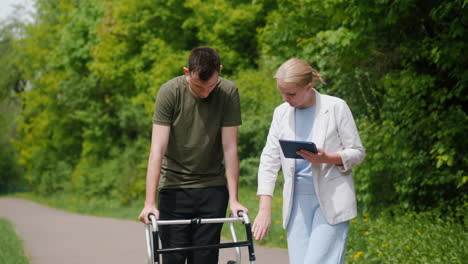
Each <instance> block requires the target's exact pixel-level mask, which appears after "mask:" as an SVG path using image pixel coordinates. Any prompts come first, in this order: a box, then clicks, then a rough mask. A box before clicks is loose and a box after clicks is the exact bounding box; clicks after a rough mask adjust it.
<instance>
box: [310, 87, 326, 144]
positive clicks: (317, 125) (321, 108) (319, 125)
mask: <svg viewBox="0 0 468 264" xmlns="http://www.w3.org/2000/svg"><path fill="white" fill-rule="evenodd" d="M314 91H315V90H314ZM315 95H316V104H317V109H316V110H315V111H316V112H315V121H314V127H313V128H312V139H313V142H314V143H315V145H316V146H317V147H318V148H322V149H323V147H324V144H325V136H326V135H327V128H328V120H329V119H330V118H329V111H328V107H327V105H324V104H323V101H322V99H321V95H320V93H319V92H317V91H315Z"/></svg>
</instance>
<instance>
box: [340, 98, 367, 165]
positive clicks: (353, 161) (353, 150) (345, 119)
mask: <svg viewBox="0 0 468 264" xmlns="http://www.w3.org/2000/svg"><path fill="white" fill-rule="evenodd" d="M337 113H338V116H337V117H336V118H337V119H336V120H337V122H338V135H339V138H340V140H341V145H342V147H343V150H341V151H339V152H338V154H340V156H341V159H342V161H343V165H342V166H337V167H338V170H340V171H341V172H348V171H350V170H351V169H352V168H353V167H354V166H356V165H358V164H360V163H361V162H362V161H363V160H364V157H365V156H366V151H365V149H364V147H363V146H362V143H361V138H360V137H359V133H358V130H357V127H356V124H355V122H354V118H353V114H352V113H351V110H350V109H349V107H348V104H346V102H345V101H341V103H340V105H339V111H337Z"/></svg>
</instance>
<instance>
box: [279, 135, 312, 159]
mask: <svg viewBox="0 0 468 264" xmlns="http://www.w3.org/2000/svg"><path fill="white" fill-rule="evenodd" d="M279 143H280V145H281V149H282V150H283V154H284V156H285V157H286V158H290V159H303V158H302V157H301V156H299V155H297V154H296V152H297V151H299V150H301V149H303V150H307V151H310V152H312V153H317V147H316V146H315V144H314V143H313V142H309V141H295V140H286V139H280V140H279Z"/></svg>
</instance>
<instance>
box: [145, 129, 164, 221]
mask: <svg viewBox="0 0 468 264" xmlns="http://www.w3.org/2000/svg"><path fill="white" fill-rule="evenodd" d="M170 131H171V127H170V126H162V125H156V124H153V132H152V135H151V152H150V156H149V160H148V169H147V171H146V200H145V207H144V208H143V210H142V211H141V213H140V216H139V217H138V218H139V219H140V221H141V222H143V223H146V224H149V223H150V222H149V220H148V214H150V213H153V214H154V215H155V216H156V218H157V219H159V211H158V210H157V209H156V190H157V187H158V183H159V175H160V173H161V164H162V160H163V157H164V154H165V153H166V149H167V144H168V142H169V133H170Z"/></svg>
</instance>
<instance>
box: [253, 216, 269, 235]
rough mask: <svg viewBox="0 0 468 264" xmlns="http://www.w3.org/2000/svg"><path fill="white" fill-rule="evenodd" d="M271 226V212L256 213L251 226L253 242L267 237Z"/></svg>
mask: <svg viewBox="0 0 468 264" xmlns="http://www.w3.org/2000/svg"><path fill="white" fill-rule="evenodd" d="M270 224H271V212H270V211H269V210H261V211H259V212H258V214H257V217H255V221H254V223H253V226H252V231H253V236H254V238H255V240H257V241H259V240H262V239H263V238H264V237H265V236H267V235H268V232H269V231H270Z"/></svg>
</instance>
